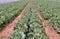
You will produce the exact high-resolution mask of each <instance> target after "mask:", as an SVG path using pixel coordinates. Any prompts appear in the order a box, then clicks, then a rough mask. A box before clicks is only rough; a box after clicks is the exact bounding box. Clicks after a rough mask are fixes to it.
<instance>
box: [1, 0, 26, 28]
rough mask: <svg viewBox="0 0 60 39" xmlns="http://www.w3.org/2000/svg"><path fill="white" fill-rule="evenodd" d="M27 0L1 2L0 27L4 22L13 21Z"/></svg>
mask: <svg viewBox="0 0 60 39" xmlns="http://www.w3.org/2000/svg"><path fill="white" fill-rule="evenodd" d="M26 3H27V1H26V0H20V1H17V2H11V3H6V4H0V29H1V28H2V27H3V25H4V24H7V23H9V22H11V21H12V20H13V19H14V18H15V17H16V16H17V15H18V14H19V13H20V12H21V11H22V9H23V8H24V6H25V5H26Z"/></svg>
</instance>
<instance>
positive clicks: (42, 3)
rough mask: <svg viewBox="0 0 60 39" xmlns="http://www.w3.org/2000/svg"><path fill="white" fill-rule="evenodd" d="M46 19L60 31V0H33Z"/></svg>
mask: <svg viewBox="0 0 60 39" xmlns="http://www.w3.org/2000/svg"><path fill="white" fill-rule="evenodd" d="M33 1H34V2H35V4H36V5H37V7H38V9H39V10H40V12H41V13H42V15H43V16H44V18H45V19H47V20H49V22H50V23H51V24H52V25H53V27H54V29H55V30H56V31H57V32H58V33H60V1H59V0H55V1H54V0H52V1H51V0H33Z"/></svg>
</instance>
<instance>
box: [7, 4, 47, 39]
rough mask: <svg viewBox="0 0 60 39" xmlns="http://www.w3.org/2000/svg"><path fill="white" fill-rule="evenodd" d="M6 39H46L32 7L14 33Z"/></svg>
mask: <svg viewBox="0 0 60 39" xmlns="http://www.w3.org/2000/svg"><path fill="white" fill-rule="evenodd" d="M8 39H48V37H47V36H46V34H45V32H44V28H43V25H42V23H41V21H40V19H39V18H38V16H37V14H36V12H35V11H34V9H33V7H32V5H30V6H29V8H28V10H27V11H26V13H25V15H24V16H23V17H22V19H21V20H20V21H19V23H18V24H17V26H16V27H15V32H14V33H13V35H12V36H10V37H9V38H8Z"/></svg>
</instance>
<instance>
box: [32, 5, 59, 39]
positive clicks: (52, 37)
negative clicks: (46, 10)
mask: <svg viewBox="0 0 60 39" xmlns="http://www.w3.org/2000/svg"><path fill="white" fill-rule="evenodd" d="M33 6H34V9H35V11H36V13H37V15H38V16H39V18H40V19H41V21H42V23H43V27H44V29H45V33H46V35H47V36H48V37H49V39H60V35H59V34H57V32H56V31H55V30H54V28H53V27H52V25H51V24H49V22H48V20H44V18H43V16H42V15H41V12H40V11H39V10H38V8H37V7H36V5H35V4H33Z"/></svg>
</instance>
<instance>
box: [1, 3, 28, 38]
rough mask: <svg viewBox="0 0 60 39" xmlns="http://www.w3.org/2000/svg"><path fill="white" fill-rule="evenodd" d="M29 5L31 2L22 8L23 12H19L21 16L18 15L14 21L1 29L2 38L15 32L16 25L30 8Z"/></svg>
mask: <svg viewBox="0 0 60 39" xmlns="http://www.w3.org/2000/svg"><path fill="white" fill-rule="evenodd" d="M28 5H29V3H27V4H26V6H25V7H24V9H23V10H22V12H21V13H20V14H19V16H17V17H16V18H15V19H14V20H13V21H12V23H9V24H8V25H6V27H5V28H4V29H3V30H2V31H0V39H7V38H8V36H10V35H11V34H12V33H13V32H14V27H15V26H16V24H17V23H18V21H19V20H20V19H21V18H22V16H23V15H24V14H25V12H26V10H27V8H28Z"/></svg>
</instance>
